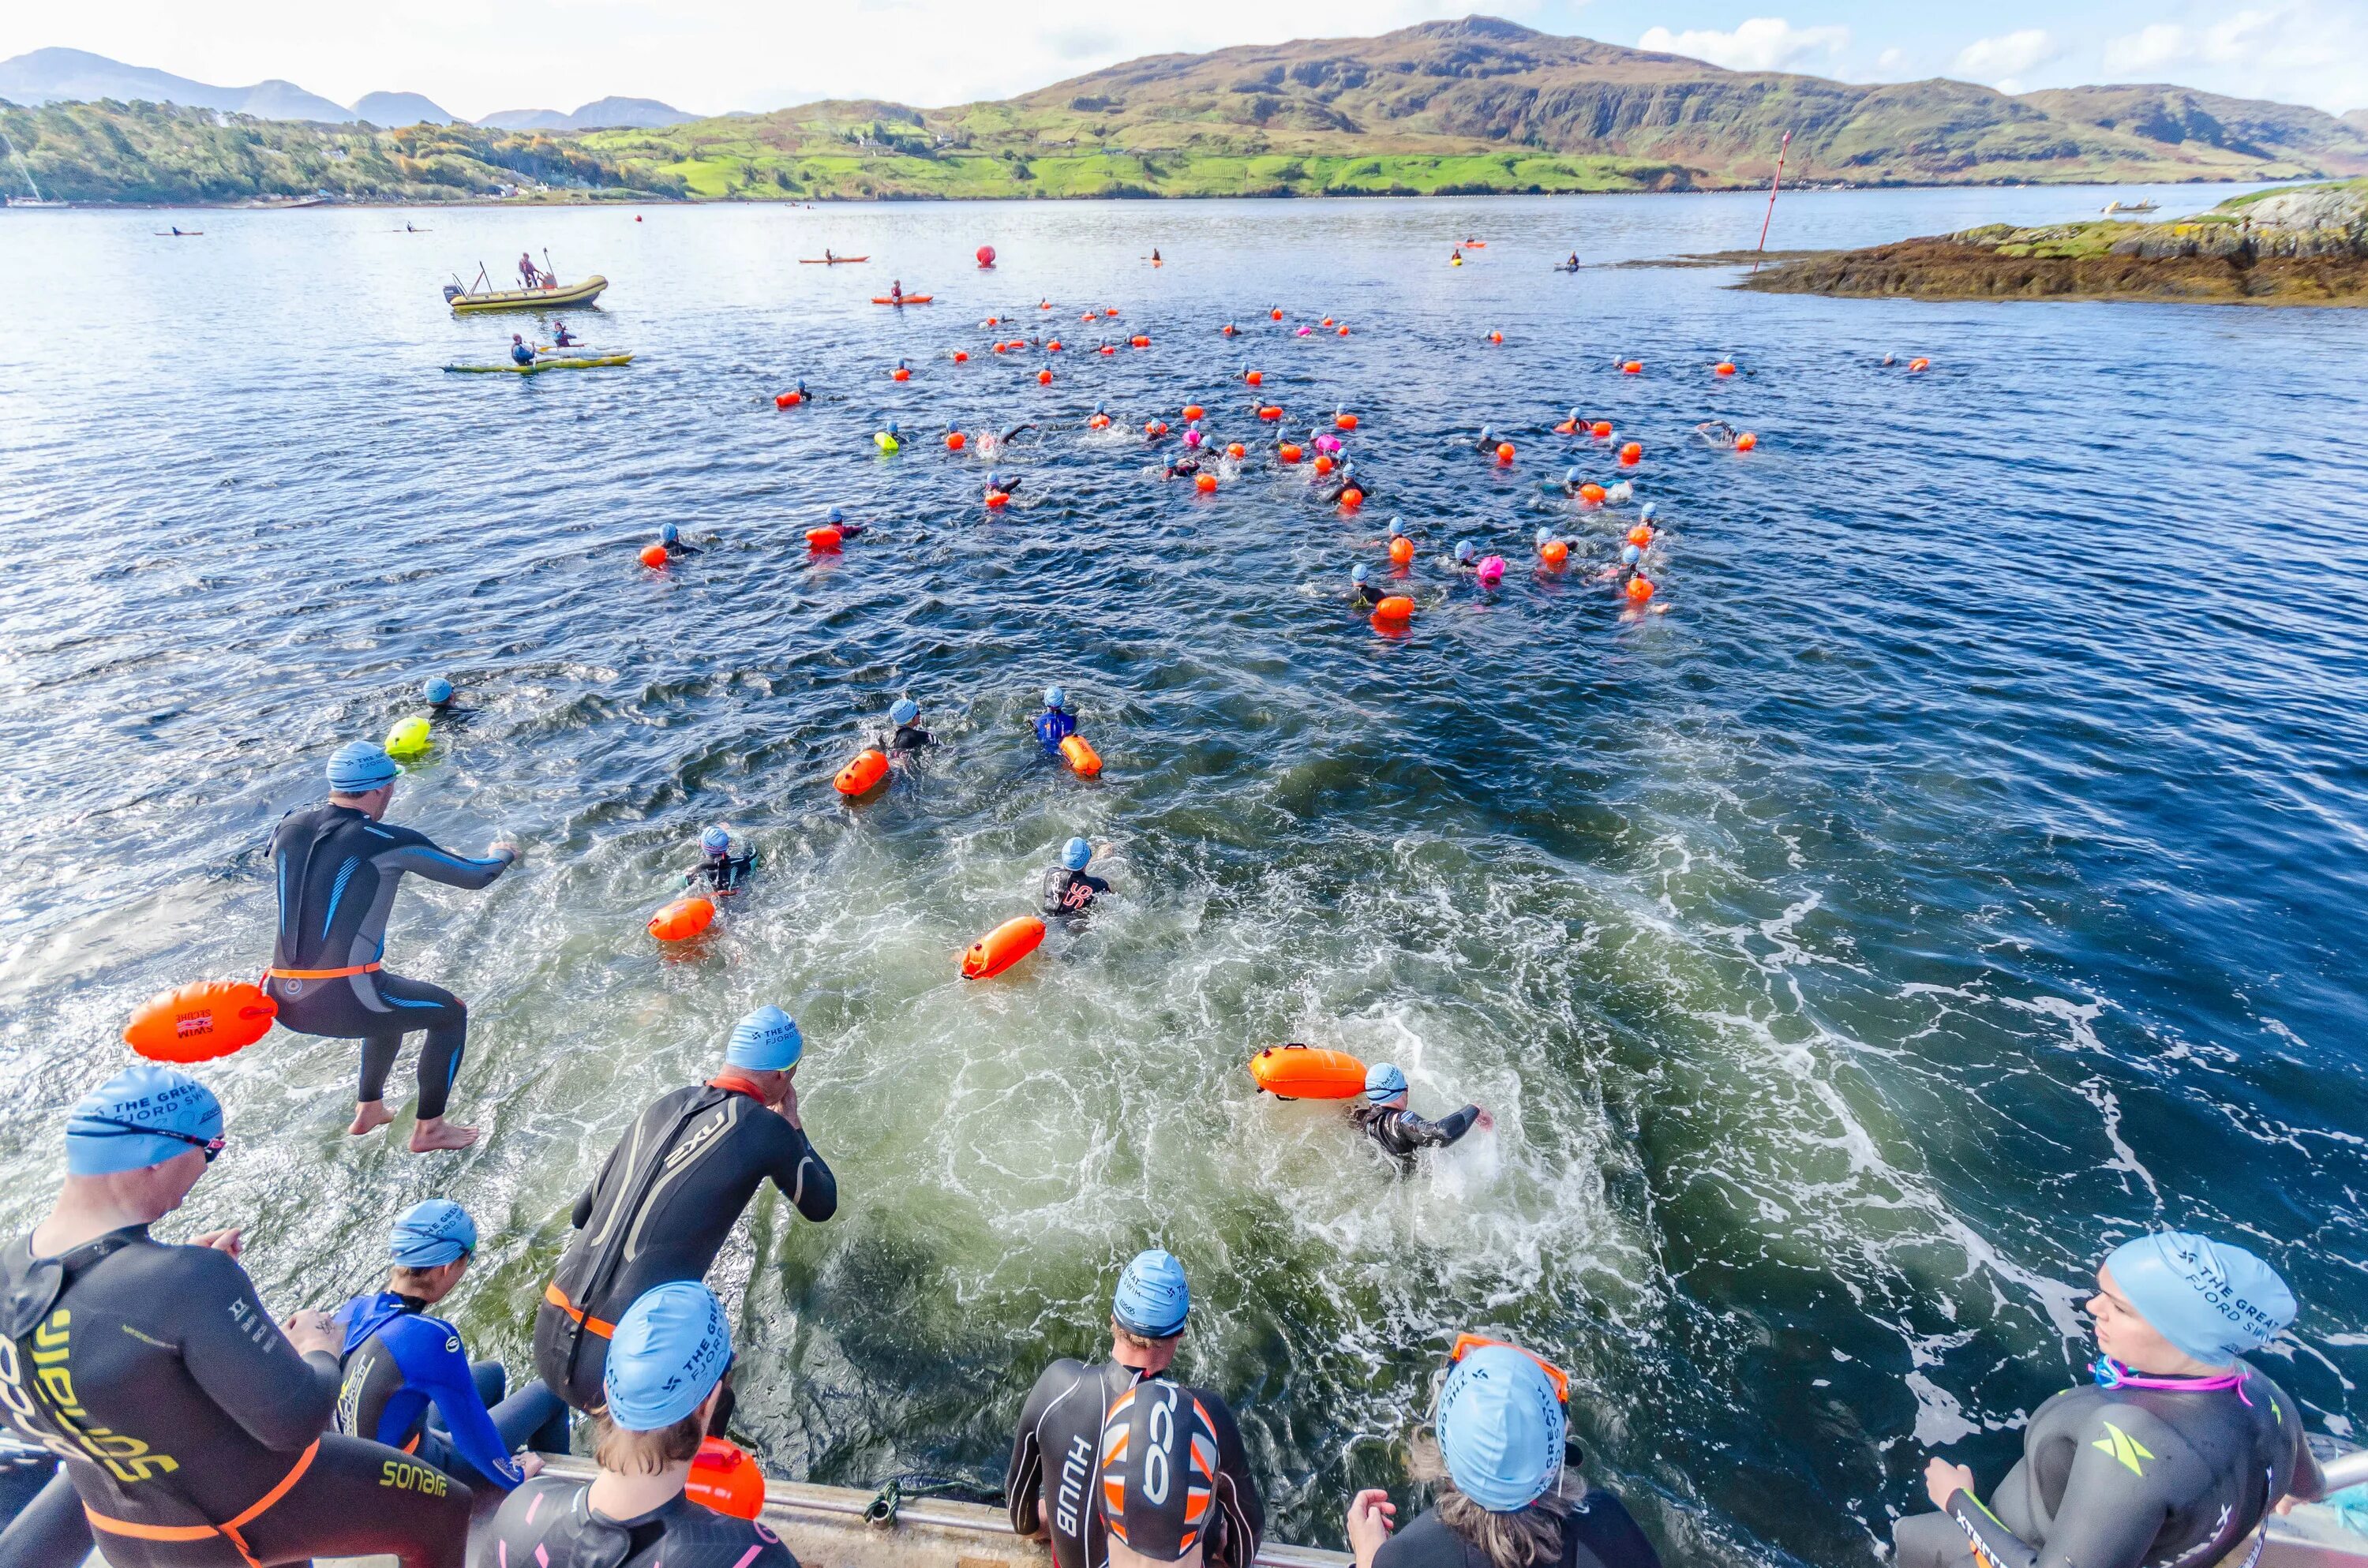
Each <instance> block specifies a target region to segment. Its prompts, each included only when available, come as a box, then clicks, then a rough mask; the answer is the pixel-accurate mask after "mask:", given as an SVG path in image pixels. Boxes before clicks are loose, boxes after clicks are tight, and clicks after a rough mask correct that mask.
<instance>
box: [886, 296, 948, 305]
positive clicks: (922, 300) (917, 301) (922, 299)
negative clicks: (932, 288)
mask: <svg viewBox="0 0 2368 1568" xmlns="http://www.w3.org/2000/svg"><path fill="white" fill-rule="evenodd" d="M936 297H937V296H935V295H934V294H900V295H898V296H897V297H896V298H894V299H893V300H892V299H889V298H887V297H886V296H884V295H881V294H874V295H872V296H871V302H872V303H873V304H875V305H926V304H928V302H929V301H931V300H933V299H935V298H936Z"/></svg>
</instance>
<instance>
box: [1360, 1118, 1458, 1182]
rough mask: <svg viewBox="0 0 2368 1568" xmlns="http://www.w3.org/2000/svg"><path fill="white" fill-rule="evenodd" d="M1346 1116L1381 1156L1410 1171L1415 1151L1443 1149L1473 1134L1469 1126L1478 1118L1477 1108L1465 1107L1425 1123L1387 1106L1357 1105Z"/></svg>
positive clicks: (1412, 1167) (1412, 1166)
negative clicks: (1378, 1150)
mask: <svg viewBox="0 0 2368 1568" xmlns="http://www.w3.org/2000/svg"><path fill="white" fill-rule="evenodd" d="M1349 1116H1350V1118H1351V1119H1354V1120H1355V1121H1356V1123H1357V1125H1358V1126H1360V1127H1361V1128H1363V1129H1364V1130H1365V1136H1366V1137H1368V1138H1371V1139H1372V1141H1373V1142H1375V1143H1377V1144H1379V1145H1380V1146H1381V1149H1382V1152H1383V1153H1385V1154H1387V1155H1389V1156H1390V1158H1392V1159H1394V1160H1395V1161H1396V1162H1397V1163H1398V1164H1399V1165H1403V1166H1405V1167H1406V1169H1407V1170H1412V1169H1414V1152H1415V1151H1416V1150H1417V1149H1444V1148H1446V1147H1447V1146H1448V1145H1449V1144H1450V1143H1452V1142H1455V1141H1456V1140H1457V1139H1459V1138H1461V1137H1463V1135H1464V1134H1465V1133H1467V1132H1469V1131H1472V1124H1473V1123H1474V1122H1475V1121H1477V1120H1479V1119H1480V1108H1479V1107H1478V1106H1476V1105H1468V1106H1465V1107H1464V1108H1463V1109H1462V1110H1459V1111H1457V1112H1456V1113H1455V1114H1454V1115H1453V1116H1442V1117H1440V1119H1438V1120H1437V1121H1425V1120H1424V1119H1422V1118H1420V1117H1418V1116H1417V1115H1415V1113H1414V1112H1412V1111H1410V1110H1394V1109H1392V1108H1389V1107H1386V1106H1372V1105H1360V1106H1357V1107H1355V1108H1352V1109H1350V1111H1349Z"/></svg>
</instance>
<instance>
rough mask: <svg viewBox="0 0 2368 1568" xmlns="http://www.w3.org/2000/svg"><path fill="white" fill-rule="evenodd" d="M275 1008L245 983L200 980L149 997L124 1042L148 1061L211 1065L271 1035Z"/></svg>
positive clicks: (127, 1028) (130, 1024)
mask: <svg viewBox="0 0 2368 1568" xmlns="http://www.w3.org/2000/svg"><path fill="white" fill-rule="evenodd" d="M278 1015H279V1003H278V1002H276V1001H274V1000H272V999H271V998H270V997H269V996H267V995H265V994H264V993H263V990H262V988H261V987H259V986H257V985H256V984H254V983H252V982H249V981H245V980H200V981H198V982H197V983H194V984H190V985H184V986H182V987H181V988H180V989H179V990H177V991H167V992H164V993H162V994H159V995H155V996H152V997H150V998H149V999H148V1000H147V1001H146V1002H145V1003H143V1004H142V1005H141V1006H140V1008H139V1010H138V1011H136V1012H134V1013H133V1014H132V1015H131V1021H130V1022H128V1023H126V1024H125V1025H124V1026H123V1043H124V1044H126V1045H128V1046H130V1047H131V1049H132V1050H134V1051H138V1052H139V1053H140V1054H141V1055H142V1056H144V1057H146V1058H147V1059H148V1060H149V1061H151V1062H211V1061H212V1060H213V1059H214V1058H215V1057H217V1056H228V1055H229V1054H230V1053H231V1052H232V1051H237V1050H240V1049H241V1048H243V1047H245V1046H249V1045H253V1044H254V1043H255V1042H256V1040H261V1039H262V1038H263V1037H264V1036H265V1035H266V1034H268V1033H269V1032H270V1029H271V1020H272V1019H273V1018H274V1017H277V1016H278Z"/></svg>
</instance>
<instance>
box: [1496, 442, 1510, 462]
mask: <svg viewBox="0 0 2368 1568" xmlns="http://www.w3.org/2000/svg"><path fill="white" fill-rule="evenodd" d="M1512 460H1513V443H1512V442H1510V441H1499V442H1497V461H1498V462H1500V463H1508V462H1511V461H1512Z"/></svg>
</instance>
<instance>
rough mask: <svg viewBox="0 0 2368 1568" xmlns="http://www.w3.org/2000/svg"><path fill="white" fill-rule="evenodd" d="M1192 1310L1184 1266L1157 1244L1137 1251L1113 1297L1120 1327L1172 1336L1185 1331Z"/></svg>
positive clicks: (1151, 1336) (1147, 1336)
mask: <svg viewBox="0 0 2368 1568" xmlns="http://www.w3.org/2000/svg"><path fill="white" fill-rule="evenodd" d="M1191 1310H1192V1288H1191V1287H1190V1285H1187V1284H1186V1283H1185V1282H1184V1266H1183V1265H1182V1264H1180V1263H1178V1262H1177V1261H1176V1259H1175V1256H1173V1255H1172V1254H1169V1253H1167V1252H1163V1251H1161V1250H1160V1249H1159V1248H1157V1247H1153V1248H1152V1249H1151V1250H1150V1251H1149V1252H1139V1253H1136V1254H1135V1255H1134V1260H1133V1262H1132V1263H1129V1264H1128V1265H1127V1266H1126V1268H1125V1270H1124V1271H1123V1272H1121V1274H1120V1275H1119V1277H1118V1290H1117V1293H1116V1294H1114V1295H1113V1296H1111V1298H1110V1316H1111V1317H1113V1318H1115V1319H1117V1320H1118V1325H1119V1327H1121V1328H1122V1329H1125V1330H1126V1331H1127V1332H1128V1333H1129V1334H1139V1335H1143V1337H1144V1338H1145V1339H1172V1338H1174V1337H1175V1336H1176V1335H1179V1334H1181V1333H1183V1332H1184V1318H1185V1315H1186V1314H1187V1313H1189V1312H1190V1311H1191Z"/></svg>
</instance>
